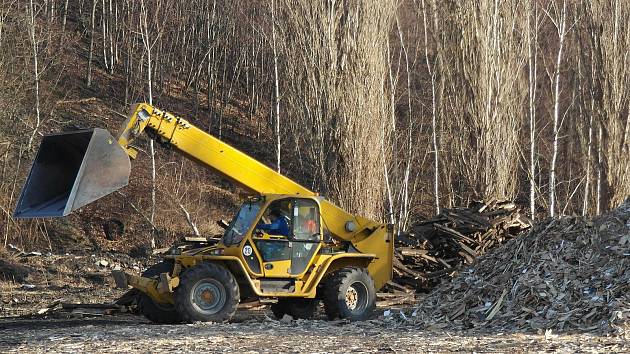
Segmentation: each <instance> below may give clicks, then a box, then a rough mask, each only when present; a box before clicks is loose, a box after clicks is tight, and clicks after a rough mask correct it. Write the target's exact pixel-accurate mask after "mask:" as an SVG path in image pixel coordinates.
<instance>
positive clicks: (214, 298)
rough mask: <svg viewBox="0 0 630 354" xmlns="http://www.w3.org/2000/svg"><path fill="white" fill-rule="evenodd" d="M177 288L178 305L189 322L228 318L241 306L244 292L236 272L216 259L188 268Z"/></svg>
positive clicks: (180, 278)
mask: <svg viewBox="0 0 630 354" xmlns="http://www.w3.org/2000/svg"><path fill="white" fill-rule="evenodd" d="M179 281H180V282H179V286H178V287H177V289H175V308H176V309H177V312H178V313H179V314H180V315H181V316H182V319H183V320H184V321H185V322H189V323H191V322H195V321H201V322H225V321H228V320H229V319H230V318H232V316H233V315H234V313H235V312H236V308H237V306H238V302H239V300H240V294H239V289H238V284H237V283H236V279H234V276H233V275H232V273H230V272H229V271H228V270H227V269H226V268H225V267H223V266H221V265H218V264H214V263H202V264H199V265H197V266H195V267H192V268H190V269H188V270H186V271H184V272H183V273H182V274H181V275H180V277H179Z"/></svg>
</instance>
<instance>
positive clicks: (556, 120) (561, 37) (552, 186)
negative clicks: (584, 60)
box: [545, 0, 567, 217]
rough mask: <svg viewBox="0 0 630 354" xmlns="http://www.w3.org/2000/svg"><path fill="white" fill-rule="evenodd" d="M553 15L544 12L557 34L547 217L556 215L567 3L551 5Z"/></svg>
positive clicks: (564, 0) (564, 1)
mask: <svg viewBox="0 0 630 354" xmlns="http://www.w3.org/2000/svg"><path fill="white" fill-rule="evenodd" d="M552 11H553V12H554V13H553V14H552V13H550V12H548V11H546V10H545V13H546V14H547V17H549V19H550V20H551V22H552V23H553V25H554V27H555V28H556V32H557V34H558V53H557V56H556V66H555V68H554V72H553V149H552V155H551V162H550V166H549V215H550V216H551V217H554V216H555V215H556V160H557V158H558V140H559V138H560V127H561V121H560V104H561V102H560V70H561V65H562V58H563V57H562V55H563V49H564V46H565V39H566V36H567V2H566V0H563V1H562V9H558V7H557V4H556V3H553V6H552Z"/></svg>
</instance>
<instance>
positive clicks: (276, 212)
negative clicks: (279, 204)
mask: <svg viewBox="0 0 630 354" xmlns="http://www.w3.org/2000/svg"><path fill="white" fill-rule="evenodd" d="M281 216H282V213H281V212H280V210H278V209H272V210H271V211H270V212H269V218H271V221H274V220H276V219H278V218H280V217H281Z"/></svg>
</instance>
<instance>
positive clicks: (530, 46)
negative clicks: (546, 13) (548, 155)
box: [525, 1, 540, 220]
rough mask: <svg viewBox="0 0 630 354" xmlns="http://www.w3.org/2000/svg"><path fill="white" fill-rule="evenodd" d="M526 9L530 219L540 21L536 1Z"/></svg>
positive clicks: (533, 197) (533, 209)
mask: <svg viewBox="0 0 630 354" xmlns="http://www.w3.org/2000/svg"><path fill="white" fill-rule="evenodd" d="M532 7H533V8H532ZM526 11H527V30H526V32H525V33H526V40H527V60H528V87H529V91H528V92H529V102H528V103H529V209H530V215H531V217H532V220H534V219H535V218H536V165H537V159H536V104H537V99H536V93H537V87H538V32H539V22H540V18H539V14H538V3H537V2H531V1H527V8H526ZM532 20H533V23H532Z"/></svg>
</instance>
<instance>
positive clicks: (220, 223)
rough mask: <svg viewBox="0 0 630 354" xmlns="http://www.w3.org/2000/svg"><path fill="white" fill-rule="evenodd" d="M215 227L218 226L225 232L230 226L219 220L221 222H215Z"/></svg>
mask: <svg viewBox="0 0 630 354" xmlns="http://www.w3.org/2000/svg"><path fill="white" fill-rule="evenodd" d="M217 225H219V226H220V227H221V228H222V229H224V230H226V229H227V228H228V227H229V226H230V225H229V224H228V223H227V221H225V220H223V219H221V220H217Z"/></svg>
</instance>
